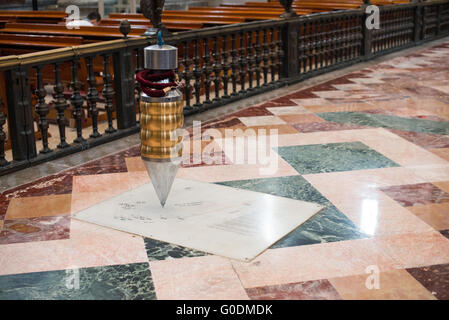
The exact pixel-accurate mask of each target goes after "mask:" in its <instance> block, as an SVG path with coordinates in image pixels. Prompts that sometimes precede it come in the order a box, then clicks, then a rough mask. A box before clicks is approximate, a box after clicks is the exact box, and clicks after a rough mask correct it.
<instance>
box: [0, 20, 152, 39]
mask: <svg viewBox="0 0 449 320" xmlns="http://www.w3.org/2000/svg"><path fill="white" fill-rule="evenodd" d="M146 30H147V28H145V27H142V26H131V32H130V33H129V34H128V37H140V36H141V35H142V34H143V33H144V32H145V31H146ZM0 33H15V34H19V33H26V34H38V35H57V36H77V37H83V39H85V40H86V39H89V40H96V41H106V40H114V39H117V38H123V34H122V33H121V32H120V30H119V28H118V26H94V27H84V26H82V27H79V29H67V28H66V27H65V26H64V25H56V24H33V23H7V24H6V26H5V28H3V29H0Z"/></svg>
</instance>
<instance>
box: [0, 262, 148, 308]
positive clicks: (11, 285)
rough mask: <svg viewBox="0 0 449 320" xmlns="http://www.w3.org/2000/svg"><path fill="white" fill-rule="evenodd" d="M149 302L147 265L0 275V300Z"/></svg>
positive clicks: (138, 264)
mask: <svg viewBox="0 0 449 320" xmlns="http://www.w3.org/2000/svg"><path fill="white" fill-rule="evenodd" d="M77 279H79V280H77ZM150 299H151V300H152V299H156V294H155V291H154V286H153V280H152V278H151V272H150V269H149V265H148V263H134V264H127V265H115V266H105V267H94V268H82V269H68V270H58V271H47V272H34V273H25V274H16V275H6V276H0V300H150Z"/></svg>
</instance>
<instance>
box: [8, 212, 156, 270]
mask: <svg viewBox="0 0 449 320" xmlns="http://www.w3.org/2000/svg"><path fill="white" fill-rule="evenodd" d="M147 261H148V257H147V254H146V250H145V245H144V242H143V239H142V237H139V236H135V235H131V234H128V233H125V232H120V231H115V230H112V229H108V228H104V227H100V226H97V225H93V224H90V223H86V222H81V221H77V220H74V219H72V222H71V226H70V239H67V240H54V241H39V242H27V243H15V244H7V245H0V275H6V274H17V273H28V272H38V271H51V270H64V269H68V268H86V267H99V266H106V265H116V264H129V263H137V262H147Z"/></svg>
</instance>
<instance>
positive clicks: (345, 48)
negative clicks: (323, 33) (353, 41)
mask: <svg viewBox="0 0 449 320" xmlns="http://www.w3.org/2000/svg"><path fill="white" fill-rule="evenodd" d="M342 23H343V30H344V32H343V61H346V60H348V45H349V39H348V35H349V30H348V17H346V16H345V17H343V18H342Z"/></svg>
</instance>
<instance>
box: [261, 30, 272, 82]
mask: <svg viewBox="0 0 449 320" xmlns="http://www.w3.org/2000/svg"><path fill="white" fill-rule="evenodd" d="M267 33H268V31H267V29H264V30H263V55H262V60H263V84H264V85H267V84H268V69H269V66H268V60H269V58H270V57H269V51H268V42H267V41H268V40H267Z"/></svg>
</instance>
